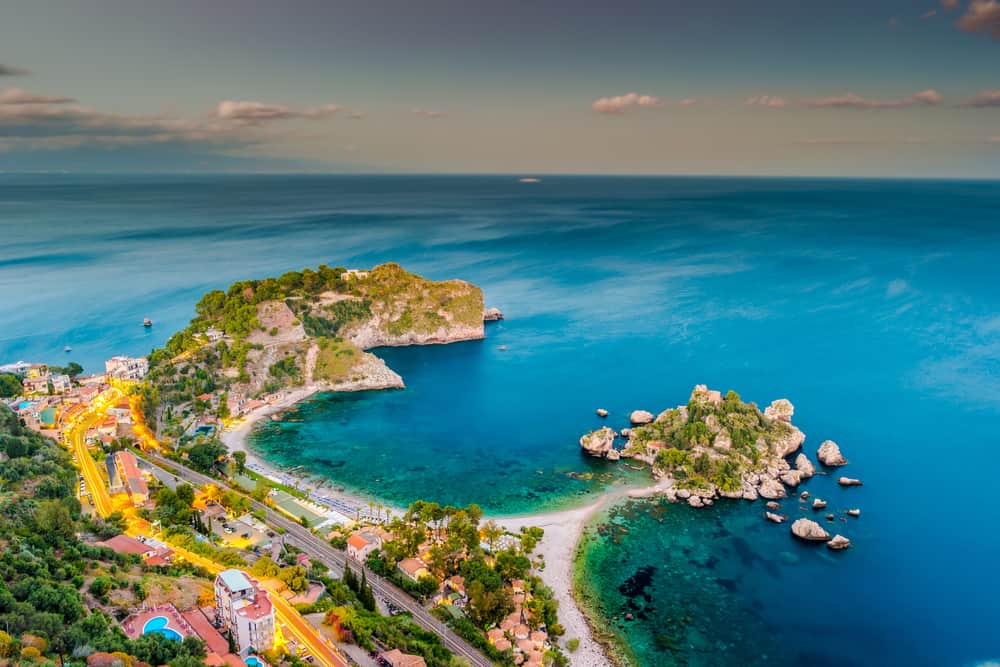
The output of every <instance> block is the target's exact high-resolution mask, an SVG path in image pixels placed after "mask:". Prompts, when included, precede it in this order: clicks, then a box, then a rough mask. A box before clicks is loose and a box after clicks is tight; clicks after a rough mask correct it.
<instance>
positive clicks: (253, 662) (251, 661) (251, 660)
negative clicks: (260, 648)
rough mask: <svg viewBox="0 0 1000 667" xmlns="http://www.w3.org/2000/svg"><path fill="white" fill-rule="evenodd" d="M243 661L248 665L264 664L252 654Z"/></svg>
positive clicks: (256, 666)
mask: <svg viewBox="0 0 1000 667" xmlns="http://www.w3.org/2000/svg"><path fill="white" fill-rule="evenodd" d="M243 662H245V663H246V664H248V665H250V667H260V666H261V665H263V664H264V663H262V662H261V661H260V660H258V659H257V658H255V657H254V656H250V657H249V658H247V659H245V660H244V661H243Z"/></svg>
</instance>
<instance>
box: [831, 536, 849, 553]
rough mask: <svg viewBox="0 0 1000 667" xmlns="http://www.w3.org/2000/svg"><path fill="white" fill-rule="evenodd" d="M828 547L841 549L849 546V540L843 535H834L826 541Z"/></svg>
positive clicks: (836, 549) (835, 549)
mask: <svg viewBox="0 0 1000 667" xmlns="http://www.w3.org/2000/svg"><path fill="white" fill-rule="evenodd" d="M826 546H827V548H828V549H832V550H834V551H841V550H843V549H846V548H848V547H849V546H851V541H850V540H849V539H847V538H846V537H844V536H843V535H834V536H833V539H831V540H830V541H829V542H827V543H826Z"/></svg>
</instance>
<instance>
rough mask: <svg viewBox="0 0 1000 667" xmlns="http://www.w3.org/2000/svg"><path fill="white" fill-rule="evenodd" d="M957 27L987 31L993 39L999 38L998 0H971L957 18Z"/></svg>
mask: <svg viewBox="0 0 1000 667" xmlns="http://www.w3.org/2000/svg"><path fill="white" fill-rule="evenodd" d="M958 27H959V28H961V29H962V30H964V31H966V32H988V33H990V34H991V35H992V36H993V39H1000V2H998V0H972V1H971V2H970V3H969V8H968V9H966V10H965V14H963V15H962V17H961V18H960V19H958Z"/></svg>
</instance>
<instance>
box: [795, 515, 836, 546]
mask: <svg viewBox="0 0 1000 667" xmlns="http://www.w3.org/2000/svg"><path fill="white" fill-rule="evenodd" d="M792 535H794V536H795V537H797V538H799V539H800V540H805V541H806V542H826V541H827V540H829V539H830V533H828V532H826V530H824V529H823V527H822V526H821V525H819V524H818V523H816V522H815V521H813V520H811V519H796V520H795V521H794V522H793V523H792Z"/></svg>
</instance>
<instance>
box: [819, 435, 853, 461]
mask: <svg viewBox="0 0 1000 667" xmlns="http://www.w3.org/2000/svg"><path fill="white" fill-rule="evenodd" d="M816 458H818V459H819V462H820V463H822V464H823V465H825V466H843V465H847V459H845V458H844V455H843V454H841V453H840V446H839V445H838V444H837V443H835V442H834V441H833V440H824V441H823V444H821V445H820V446H819V449H818V450H816Z"/></svg>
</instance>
